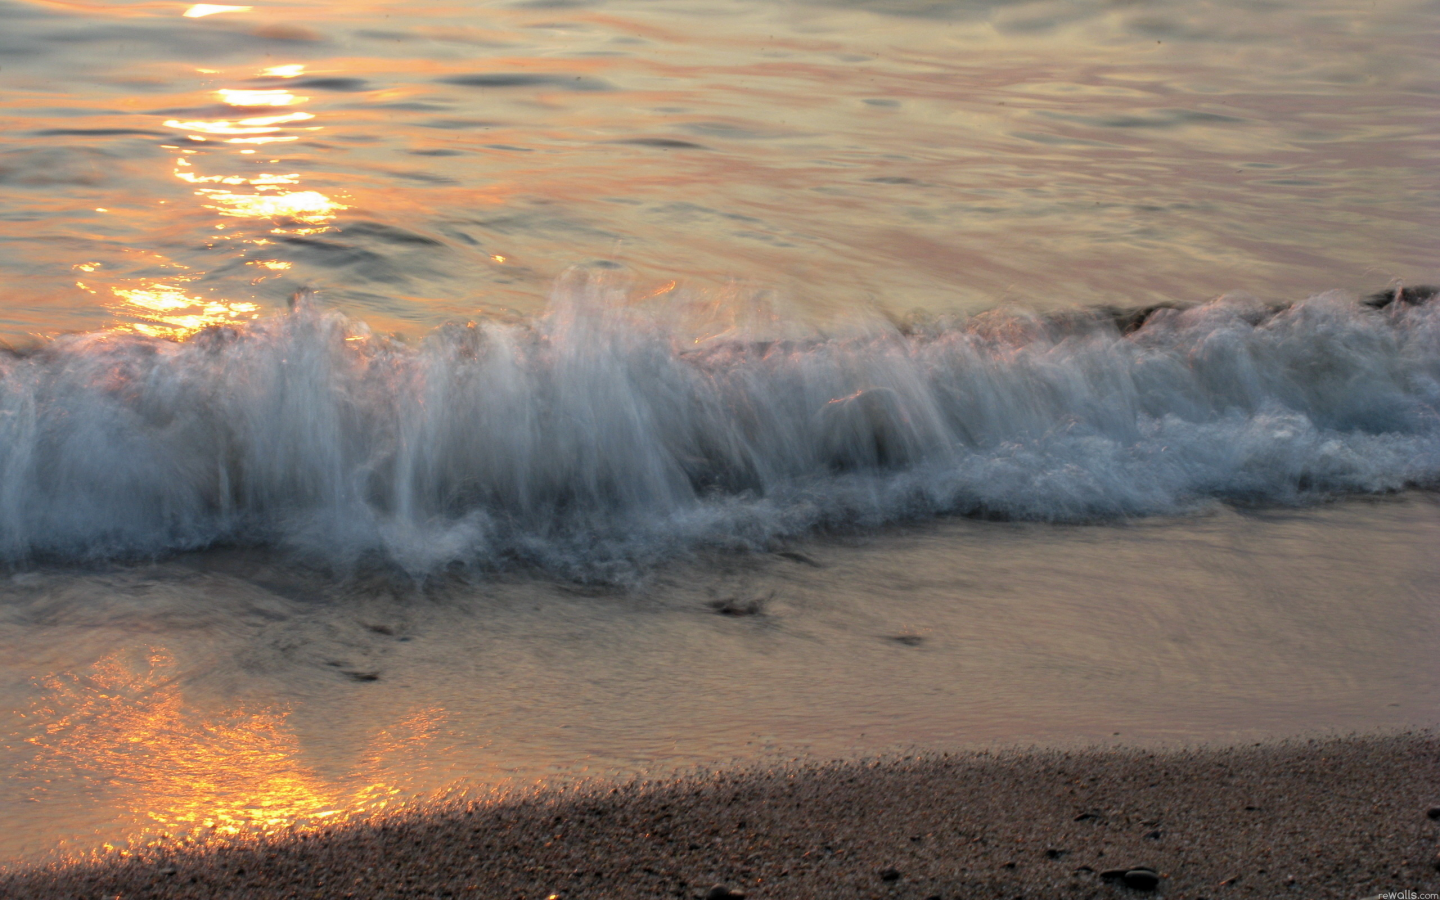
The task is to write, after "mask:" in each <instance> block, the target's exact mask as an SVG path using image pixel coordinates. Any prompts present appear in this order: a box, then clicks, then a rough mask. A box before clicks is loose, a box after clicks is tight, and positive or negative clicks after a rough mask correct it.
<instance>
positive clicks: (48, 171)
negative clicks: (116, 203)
mask: <svg viewBox="0 0 1440 900" xmlns="http://www.w3.org/2000/svg"><path fill="white" fill-rule="evenodd" d="M118 173H119V161H118V160H117V159H115V158H114V157H113V156H111V155H110V154H108V153H105V152H104V151H101V150H95V149H91V148H87V147H44V148H36V149H27V150H9V151H6V152H4V153H0V184H8V185H16V186H21V187H49V186H54V185H64V184H69V185H84V186H93V185H98V184H103V183H105V182H106V181H108V180H109V179H110V178H111V177H113V176H114V175H116V174H118Z"/></svg>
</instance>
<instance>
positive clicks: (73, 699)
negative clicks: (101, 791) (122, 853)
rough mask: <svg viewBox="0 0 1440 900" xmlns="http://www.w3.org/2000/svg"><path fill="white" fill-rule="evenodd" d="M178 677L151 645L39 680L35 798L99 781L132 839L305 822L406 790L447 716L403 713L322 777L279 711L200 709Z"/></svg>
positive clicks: (31, 767)
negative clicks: (406, 778)
mask: <svg viewBox="0 0 1440 900" xmlns="http://www.w3.org/2000/svg"><path fill="white" fill-rule="evenodd" d="M137 656H138V657H141V658H138V659H137ZM178 674H179V673H178V667H177V665H176V661H175V659H174V658H173V657H171V656H170V655H169V654H168V653H167V652H166V651H165V650H164V649H163V648H153V647H152V648H149V649H148V650H146V651H145V652H144V653H143V654H136V653H126V652H124V651H117V652H114V653H111V654H110V655H108V656H106V657H104V658H102V659H100V660H99V661H97V662H96V663H95V664H94V665H92V666H90V667H89V669H88V670H86V671H83V672H64V673H59V674H55V675H51V676H48V677H45V678H43V679H41V680H40V686H41V687H42V688H43V690H44V695H43V697H42V698H41V699H39V700H37V702H36V703H35V704H34V706H33V707H32V708H31V709H30V710H29V711H28V712H27V713H26V714H25V715H24V718H25V719H27V720H29V729H30V732H31V733H30V735H29V736H28V737H27V738H26V742H27V743H29V744H31V745H32V746H34V748H35V750H34V753H33V755H32V757H31V759H30V761H29V763H28V764H27V765H26V766H25V767H24V769H23V775H24V776H25V777H26V779H27V780H29V781H31V782H32V783H33V784H34V789H33V793H34V795H35V796H34V799H35V800H37V801H41V800H44V799H45V796H46V795H47V794H52V793H55V792H56V791H57V789H59V790H64V787H65V784H64V783H65V782H67V781H69V780H71V779H78V780H79V781H80V782H81V783H82V786H83V785H103V786H104V787H105V788H106V789H108V791H113V792H115V793H117V794H119V797H118V798H116V800H115V801H113V805H114V806H115V807H116V808H117V809H119V810H124V811H125V812H126V813H128V814H129V816H130V817H131V821H130V822H128V823H125V824H124V825H123V826H122V827H123V828H124V829H125V830H126V831H127V832H128V834H127V836H128V837H129V838H130V839H131V840H141V839H145V838H159V837H166V836H170V837H174V836H178V835H182V834H185V833H190V832H195V831H197V830H199V831H204V832H209V833H213V834H220V835H236V834H241V833H257V832H258V833H267V832H273V831H276V830H278V829H282V828H284V829H290V828H294V827H296V826H299V827H305V826H306V825H314V824H319V823H320V822H323V821H326V820H329V819H330V818H331V817H333V816H336V815H344V814H350V815H353V814H359V813H364V812H369V811H375V810H378V809H382V808H384V807H385V806H386V805H388V804H389V802H390V801H391V800H392V799H393V798H394V797H395V796H396V795H398V794H400V793H401V792H402V790H403V788H402V787H401V786H399V785H398V784H397V783H395V781H394V780H393V777H394V773H396V772H403V771H404V765H405V762H406V760H407V758H409V757H411V756H412V755H413V754H414V753H415V752H416V751H417V750H422V749H424V747H425V745H427V744H429V743H430V742H431V741H432V740H433V738H434V737H435V736H436V735H437V733H438V730H439V727H440V725H441V723H442V722H443V720H444V711H443V710H441V709H438V708H436V709H422V710H419V711H417V712H414V713H411V714H409V715H408V716H406V717H405V718H403V719H401V720H400V721H398V722H396V723H395V724H394V725H392V726H391V727H390V728H384V729H380V730H379V731H377V732H376V733H375V734H374V735H373V736H372V737H371V738H370V739H369V742H368V743H367V744H366V745H365V747H364V750H363V751H362V752H361V754H360V755H359V757H358V759H357V760H356V763H355V764H354V766H353V767H352V768H351V772H350V773H349V775H348V776H345V777H343V778H341V779H337V780H326V779H325V778H323V777H321V776H320V775H319V774H317V773H316V772H315V771H313V770H312V769H311V768H309V767H308V766H306V765H305V764H303V763H302V762H301V759H300V757H301V755H302V752H303V748H302V746H301V744H300V741H299V738H298V737H297V735H296V734H295V732H294V730H293V728H291V727H290V726H289V723H288V717H289V714H290V712H289V710H288V709H286V708H284V707H282V706H268V705H267V706H259V707H255V708H249V707H246V706H244V705H235V706H232V707H229V708H224V709H221V710H218V711H214V712H208V713H202V712H200V711H198V710H197V709H195V708H194V707H193V706H192V705H191V704H189V703H187V702H186V699H185V697H184V696H183V694H182V691H181V688H180V686H179V679H178V678H177V675H178ZM402 780H403V779H402ZM56 799H57V800H58V799H59V796H58V795H57V796H56Z"/></svg>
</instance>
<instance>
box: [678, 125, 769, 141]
mask: <svg viewBox="0 0 1440 900" xmlns="http://www.w3.org/2000/svg"><path fill="white" fill-rule="evenodd" d="M679 127H680V128H682V129H684V130H685V131H689V132H692V133H694V134H699V135H703V136H705V137H713V138H719V139H721V140H730V141H768V140H774V139H776V138H785V137H794V136H795V133H794V132H790V131H778V130H775V129H767V128H762V127H759V126H753V125H751V126H741V125H735V124H733V123H730V122H686V123H685V124H683V125H680V126H679Z"/></svg>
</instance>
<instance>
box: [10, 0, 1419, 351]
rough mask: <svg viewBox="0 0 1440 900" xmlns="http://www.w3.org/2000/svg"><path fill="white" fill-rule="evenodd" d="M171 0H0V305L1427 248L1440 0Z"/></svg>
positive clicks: (271, 303) (937, 298)
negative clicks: (583, 278) (202, 0)
mask: <svg viewBox="0 0 1440 900" xmlns="http://www.w3.org/2000/svg"><path fill="white" fill-rule="evenodd" d="M185 10H186V7H185V6H184V5H182V4H169V3H159V2H96V3H83V4H82V3H70V2H64V3H62V2H58V0H57V2H53V3H49V2H38V0H37V2H17V0H6V2H5V3H3V4H0V22H3V28H0V32H3V33H4V38H3V39H0V41H3V43H0V61H3V62H0V64H3V68H0V84H3V87H4V90H5V95H4V96H5V101H4V105H3V116H4V119H3V128H0V135H3V136H0V184H3V185H4V188H5V192H6V201H5V208H4V210H3V214H0V270H3V271H4V272H5V276H6V283H5V298H4V302H3V313H0V334H3V335H5V336H8V338H9V339H10V340H11V341H12V342H18V343H22V344H23V343H27V342H29V341H31V340H33V336H34V335H37V334H39V335H46V334H53V333H55V332H57V331H72V330H80V331H86V330H91V329H95V328H100V327H108V326H116V325H119V326H123V327H128V328H132V329H136V330H139V331H141V332H144V333H151V334H183V333H188V332H189V331H193V330H194V329H195V328H196V327H198V326H199V325H202V324H205V323H213V322H220V321H227V320H245V319H248V318H249V317H251V316H253V315H255V314H257V313H264V312H267V311H273V310H275V309H280V308H283V305H284V303H285V302H286V300H287V299H288V298H289V296H290V295H291V294H292V293H293V292H294V290H295V289H297V288H298V287H304V286H308V287H315V288H322V289H323V290H324V294H323V296H324V298H325V299H326V301H327V302H329V303H333V304H335V305H337V306H338V307H339V308H341V309H342V310H344V311H345V312H347V313H348V314H350V315H352V316H356V317H361V318H364V319H366V320H367V321H369V322H371V323H372V325H374V326H376V327H377V328H380V329H381V330H385V331H389V330H400V331H404V332H406V333H410V334H419V333H423V332H424V331H425V330H426V329H428V328H429V327H432V326H434V325H436V324H438V323H440V322H443V321H448V320H452V319H460V320H464V319H468V318H472V317H474V316H477V315H482V314H486V313H489V314H502V313H503V311H505V310H515V311H518V312H520V313H522V314H533V313H536V312H538V311H539V310H540V309H541V308H542V307H543V305H544V303H545V297H546V294H547V292H548V288H549V285H550V283H551V281H552V280H553V279H554V278H555V277H556V276H557V275H559V274H560V272H562V271H563V270H564V269H565V268H566V267H568V266H570V265H574V264H577V263H585V262H591V261H599V262H601V263H607V264H619V265H623V266H626V267H628V268H630V269H631V270H632V271H633V272H634V273H635V279H636V283H635V287H634V291H633V293H634V295H635V296H636V297H645V296H650V297H652V298H654V297H659V298H665V297H669V296H670V295H675V294H680V295H685V296H698V297H699V298H701V299H702V300H704V301H705V302H712V303H719V304H721V305H722V306H724V305H726V304H730V305H732V306H733V305H734V304H735V303H736V298H739V301H740V302H739V305H740V307H741V308H742V313H743V312H745V311H748V312H749V313H751V314H754V315H759V316H760V317H761V318H764V316H766V315H779V316H780V317H781V318H784V319H786V320H804V321H817V322H827V321H831V320H833V319H834V318H836V317H837V316H838V317H840V318H847V317H853V316H855V315H857V314H858V313H859V312H861V311H872V310H881V311H885V312H889V313H891V314H903V313H906V312H908V311H910V310H912V309H914V308H917V307H918V308H923V309H929V310H932V311H934V310H970V311H973V310H976V309H980V308H987V307H990V306H993V305H995V304H996V303H998V302H1001V301H1023V302H1025V303H1028V304H1031V305H1038V306H1054V305H1066V304H1071V303H1075V302H1080V303H1094V302H1109V303H1117V304H1121V305H1131V304H1134V305H1140V304H1145V303H1150V302H1155V301H1160V300H1178V301H1200V300H1205V299H1209V298H1211V297H1213V296H1215V295H1217V294H1220V293H1223V292H1226V291H1233V290H1242V291H1248V292H1250V293H1252V294H1254V295H1256V296H1259V297H1261V298H1262V299H1265V300H1283V301H1287V302H1288V301H1294V300H1299V299H1302V298H1303V297H1306V296H1309V295H1311V294H1314V293H1317V292H1320V291H1324V290H1330V289H1336V288H1341V289H1349V290H1358V291H1365V290H1373V289H1376V288H1378V287H1380V286H1383V285H1384V284H1385V283H1386V282H1388V281H1390V280H1391V279H1399V280H1401V281H1404V282H1407V283H1413V282H1416V281H1425V280H1431V281H1434V280H1440V269H1437V260H1436V255H1435V252H1434V239H1433V234H1434V229H1435V226H1436V225H1437V222H1440V220H1437V213H1436V210H1437V209H1440V204H1437V202H1436V201H1437V190H1436V188H1437V184H1436V179H1435V178H1434V171H1435V165H1436V162H1437V151H1436V147H1435V142H1434V135H1435V131H1434V114H1435V111H1436V104H1437V95H1436V92H1435V87H1434V86H1435V85H1436V84H1437V83H1440V59H1437V56H1436V54H1435V53H1434V52H1433V47H1434V46H1435V45H1436V43H1437V41H1440V34H1437V32H1440V15H1437V14H1436V10H1435V7H1434V4H1433V3H1429V2H1414V0H1387V2H1378V3H1364V4H1357V3H1348V2H1333V0H1331V2H1321V3H1314V2H1307V3H1277V2H1265V3H1259V2H1227V3H1193V2H1185V3H1181V2H1153V3H1145V4H1132V3H1120V2H1091V0H1069V2H1059V0H1035V2H1022V0H1015V2H998V0H876V2H866V3H859V2H856V3H849V2H809V3H807V2H776V0H767V2H743V0H735V2H709V0H684V2H679V0H675V2H635V0H566V2H534V0H527V2H510V3H465V4H451V5H441V4H429V5H422V4H408V3H407V4H387V3H383V2H359V3H347V4H343V5H342V6H337V5H335V4H326V3H273V4H263V5H259V6H255V7H254V8H253V9H250V8H249V7H246V8H244V9H243V10H242V11H232V12H222V13H217V14H213V15H206V16H203V17H198V18H193V17H192V18H186V17H184V16H183V15H182V12H184V11H185ZM247 10H248V11H247ZM757 307H758V309H759V311H758V312H757V311H756V309H757ZM871 315H872V317H873V313H872V314H871ZM740 318H741V319H742V320H743V319H744V315H743V314H742V315H740ZM720 327H723V326H720Z"/></svg>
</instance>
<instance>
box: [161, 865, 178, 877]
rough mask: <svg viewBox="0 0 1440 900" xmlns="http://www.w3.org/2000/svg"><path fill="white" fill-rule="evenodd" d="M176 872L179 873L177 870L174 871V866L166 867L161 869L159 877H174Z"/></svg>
mask: <svg viewBox="0 0 1440 900" xmlns="http://www.w3.org/2000/svg"><path fill="white" fill-rule="evenodd" d="M177 871H179V870H178V869H176V868H175V867H174V866H166V867H165V868H163V869H161V870H160V874H161V875H174V874H175V873H176V872H177Z"/></svg>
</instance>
